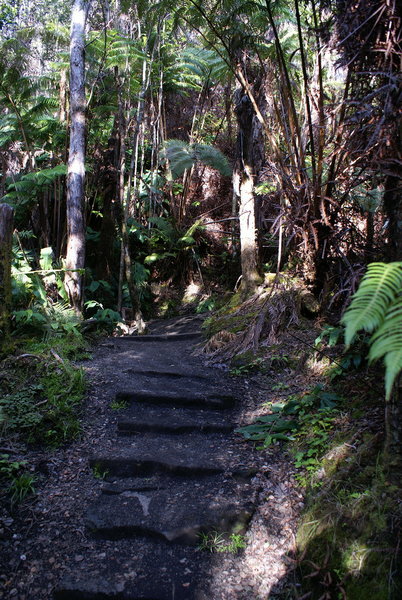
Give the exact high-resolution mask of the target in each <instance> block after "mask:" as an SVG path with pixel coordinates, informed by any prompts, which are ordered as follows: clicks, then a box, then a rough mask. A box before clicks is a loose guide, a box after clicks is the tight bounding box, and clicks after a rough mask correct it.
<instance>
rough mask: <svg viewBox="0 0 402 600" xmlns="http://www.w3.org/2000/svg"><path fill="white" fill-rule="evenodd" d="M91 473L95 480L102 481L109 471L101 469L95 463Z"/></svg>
mask: <svg viewBox="0 0 402 600" xmlns="http://www.w3.org/2000/svg"><path fill="white" fill-rule="evenodd" d="M92 473H93V474H94V477H95V479H102V480H103V479H105V478H106V477H107V476H108V474H109V471H108V470H107V469H102V467H101V465H99V464H97V463H96V464H94V465H93V467H92Z"/></svg>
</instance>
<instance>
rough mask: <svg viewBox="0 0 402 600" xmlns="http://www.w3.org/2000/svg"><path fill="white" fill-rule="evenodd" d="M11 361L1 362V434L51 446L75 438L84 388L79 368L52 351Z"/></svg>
mask: <svg viewBox="0 0 402 600" xmlns="http://www.w3.org/2000/svg"><path fill="white" fill-rule="evenodd" d="M52 350H53V349H52ZM35 357H36V359H35ZM10 360H11V359H8V360H6V361H4V373H5V381H4V393H3V395H2V397H1V398H0V409H1V412H2V415H3V433H4V434H5V435H20V436H21V437H22V439H23V440H24V441H25V442H28V443H34V444H45V445H48V446H52V447H56V446H58V445H60V444H62V443H64V442H67V441H70V440H71V439H74V438H75V437H76V436H77V435H78V434H79V432H80V425H79V421H78V411H79V406H80V403H81V400H82V397H83V394H84V390H85V381H84V374H83V371H82V369H79V368H76V367H73V366H72V365H70V364H69V362H68V360H67V359H62V358H61V357H60V356H59V355H58V354H57V353H56V352H55V351H54V350H53V353H52V352H50V353H49V354H45V355H28V356H27V358H26V359H22V360H21V361H19V362H18V363H16V365H14V366H13V368H12V367H11V362H10Z"/></svg>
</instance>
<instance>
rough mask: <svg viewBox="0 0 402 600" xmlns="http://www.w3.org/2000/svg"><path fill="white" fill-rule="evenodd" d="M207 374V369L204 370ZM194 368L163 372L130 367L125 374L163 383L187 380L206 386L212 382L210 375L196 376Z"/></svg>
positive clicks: (180, 382) (124, 371)
mask: <svg viewBox="0 0 402 600" xmlns="http://www.w3.org/2000/svg"><path fill="white" fill-rule="evenodd" d="M203 371H204V372H205V369H203ZM193 372H194V368H193V367H191V368H190V370H189V371H177V370H170V371H161V370H159V369H141V368H140V367H129V368H128V369H123V373H129V374H130V375H135V376H136V378H137V377H141V378H142V377H144V378H147V379H149V380H150V381H154V380H155V379H157V380H159V381H160V380H163V381H171V382H174V383H175V384H177V383H179V384H182V383H185V382H186V381H187V380H188V382H189V383H192V384H194V383H199V384H204V385H205V383H209V382H210V379H211V378H210V377H209V376H208V375H194V374H193Z"/></svg>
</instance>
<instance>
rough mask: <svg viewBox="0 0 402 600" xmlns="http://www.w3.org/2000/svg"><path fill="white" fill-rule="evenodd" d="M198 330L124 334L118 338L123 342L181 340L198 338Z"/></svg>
mask: <svg viewBox="0 0 402 600" xmlns="http://www.w3.org/2000/svg"><path fill="white" fill-rule="evenodd" d="M201 337H202V334H201V332H200V331H187V332H185V333H147V334H145V335H125V336H122V337H120V338H119V341H123V342H181V341H183V340H195V339H200V338H201Z"/></svg>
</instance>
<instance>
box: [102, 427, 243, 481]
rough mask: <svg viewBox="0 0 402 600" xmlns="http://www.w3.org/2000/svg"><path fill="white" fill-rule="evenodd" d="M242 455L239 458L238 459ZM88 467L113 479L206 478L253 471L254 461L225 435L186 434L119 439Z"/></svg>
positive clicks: (147, 435) (239, 445)
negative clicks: (206, 476)
mask: <svg viewBox="0 0 402 600" xmlns="http://www.w3.org/2000/svg"><path fill="white" fill-rule="evenodd" d="M242 455H243V456H242ZM90 465H91V466H92V468H94V469H96V470H97V471H99V472H105V473H107V474H108V475H111V476H117V477H148V476H150V475H154V474H156V473H171V474H172V473H174V474H177V475H187V476H188V475H190V476H191V475H196V474H197V475H207V474H216V473H222V472H224V471H228V472H230V473H233V474H238V475H241V474H245V473H253V472H255V458H254V457H253V455H252V453H250V451H248V452H247V451H245V450H244V445H242V444H239V443H237V442H236V439H231V437H229V436H227V434H218V433H214V434H212V433H211V434H209V435H205V434H203V433H187V434H182V435H180V436H177V435H168V434H157V433H155V434H153V433H143V434H141V435H139V436H134V437H131V438H126V437H124V438H119V439H118V440H117V441H116V442H115V443H114V446H113V448H111V449H110V450H109V451H107V452H103V453H102V454H99V455H94V456H93V457H92V458H91V459H90Z"/></svg>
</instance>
